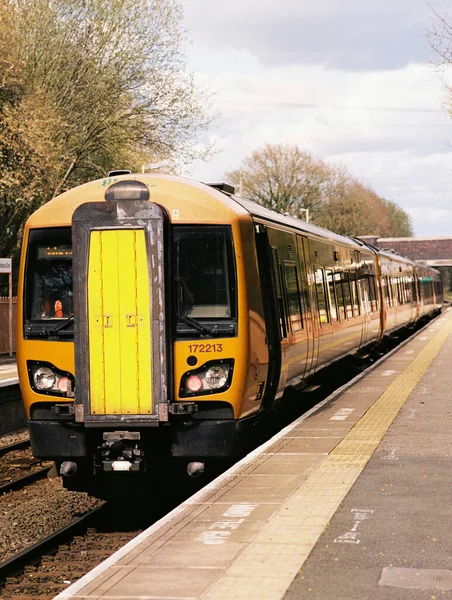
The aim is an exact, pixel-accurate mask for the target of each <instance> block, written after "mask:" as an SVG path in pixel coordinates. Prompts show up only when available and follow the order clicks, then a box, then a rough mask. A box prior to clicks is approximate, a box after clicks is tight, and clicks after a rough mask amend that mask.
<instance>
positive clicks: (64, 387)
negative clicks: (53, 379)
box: [57, 377, 72, 392]
mask: <svg viewBox="0 0 452 600" xmlns="http://www.w3.org/2000/svg"><path fill="white" fill-rule="evenodd" d="M57 385H58V389H59V390H60V392H67V391H71V387H72V386H71V380H70V379H69V377H62V378H61V379H59V380H58V383H57Z"/></svg>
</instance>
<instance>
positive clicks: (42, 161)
mask: <svg viewBox="0 0 452 600" xmlns="http://www.w3.org/2000/svg"><path fill="white" fill-rule="evenodd" d="M185 49H186V37H185V32H184V30H183V28H182V9H181V6H180V4H179V3H178V1H177V0H0V134H1V138H0V167H1V171H0V193H1V197H2V207H0V218H2V217H3V218H2V225H3V224H6V227H5V235H3V236H2V241H1V242H0V252H2V253H3V255H5V253H6V254H10V253H11V252H14V251H15V247H16V246H17V235H18V234H19V233H20V228H21V225H22V223H23V220H24V218H26V217H27V215H28V214H30V213H31V212H32V211H33V210H34V209H35V208H37V207H38V206H39V205H41V204H43V203H45V202H47V201H48V200H49V199H51V198H52V197H53V196H55V195H57V194H58V193H60V192H62V191H64V190H65V189H68V188H69V187H73V186H74V185H77V184H79V183H83V182H85V181H87V180H90V179H93V178H97V177H102V176H103V175H104V174H105V173H106V172H107V171H108V170H110V169H113V168H130V169H131V170H133V171H137V170H139V171H141V168H142V166H145V167H146V166H147V165H155V164H156V163H158V164H159V165H164V166H166V168H167V169H168V168H175V167H176V166H178V165H181V164H184V163H187V162H190V161H191V160H193V158H195V157H199V156H202V155H203V153H205V152H206V149H203V148H200V147H199V146H197V145H196V140H197V137H198V134H199V132H200V131H202V130H203V129H205V128H206V127H207V126H208V124H209V122H210V117H209V116H208V114H207V113H208V109H209V106H208V105H209V102H208V98H207V97H206V96H205V95H203V93H202V92H201V91H200V90H199V89H198V88H197V87H196V85H195V83H194V81H193V77H192V75H191V74H189V73H187V72H186V70H185Z"/></svg>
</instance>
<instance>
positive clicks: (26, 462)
mask: <svg viewBox="0 0 452 600" xmlns="http://www.w3.org/2000/svg"><path fill="white" fill-rule="evenodd" d="M52 466H53V463H49V464H46V465H44V466H43V463H42V461H40V460H39V459H37V458H34V457H33V456H32V454H31V448H30V440H21V441H18V442H15V443H13V444H8V445H6V446H1V447H0V495H1V494H4V493H6V492H9V491H11V490H15V489H18V488H21V487H24V486H26V485H28V484H30V483H33V482H34V481H37V480H38V479H42V478H43V477H45V476H46V475H47V474H48V472H49V471H50V469H51V468H52Z"/></svg>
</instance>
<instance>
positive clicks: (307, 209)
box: [298, 208, 309, 223]
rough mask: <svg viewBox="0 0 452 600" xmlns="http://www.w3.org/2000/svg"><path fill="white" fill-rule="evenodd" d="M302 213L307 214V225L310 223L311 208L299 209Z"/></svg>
mask: <svg viewBox="0 0 452 600" xmlns="http://www.w3.org/2000/svg"><path fill="white" fill-rule="evenodd" d="M298 210H299V211H300V212H301V213H305V214H306V219H305V221H306V223H309V208H299V209H298Z"/></svg>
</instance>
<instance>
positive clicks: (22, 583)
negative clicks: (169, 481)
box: [0, 505, 141, 600]
mask: <svg viewBox="0 0 452 600" xmlns="http://www.w3.org/2000/svg"><path fill="white" fill-rule="evenodd" d="M107 515H108V507H107V506H106V505H104V506H101V507H99V508H96V509H94V510H92V511H90V512H88V513H86V514H84V515H82V516H80V517H79V518H77V519H76V520H74V521H73V522H72V523H71V524H69V525H67V526H66V527H63V528H62V529H60V530H58V531H56V532H55V533H53V534H52V535H49V536H48V537H46V538H44V539H42V540H40V541H39V542H38V543H36V544H34V545H33V546H31V547H29V548H27V549H26V550H24V551H22V552H20V553H19V554H17V555H15V556H13V557H11V558H10V559H8V560H6V561H4V562H3V563H0V598H1V599H2V600H13V599H14V600H25V599H26V600H31V598H39V599H40V600H47V599H50V598H53V597H54V596H55V594H57V593H59V592H60V591H61V590H63V589H65V588H66V587H67V586H68V585H69V584H70V583H73V582H74V581H76V580H77V579H79V578H80V577H81V576H82V575H84V574H85V573H87V572H88V571H89V570H91V569H92V568H93V567H94V566H96V565H97V564H99V563H100V562H101V561H102V560H104V559H106V558H107V557H108V556H110V555H111V554H112V553H113V552H114V551H115V550H117V549H118V548H120V547H121V546H123V545H124V544H125V543H127V542H128V541H129V540H130V539H132V538H133V537H135V536H136V535H138V533H140V531H141V529H138V528H133V527H131V528H130V529H128V530H120V531H117V530H114V529H112V527H111V526H110V525H108V517H107ZM106 517H107V518H106Z"/></svg>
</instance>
